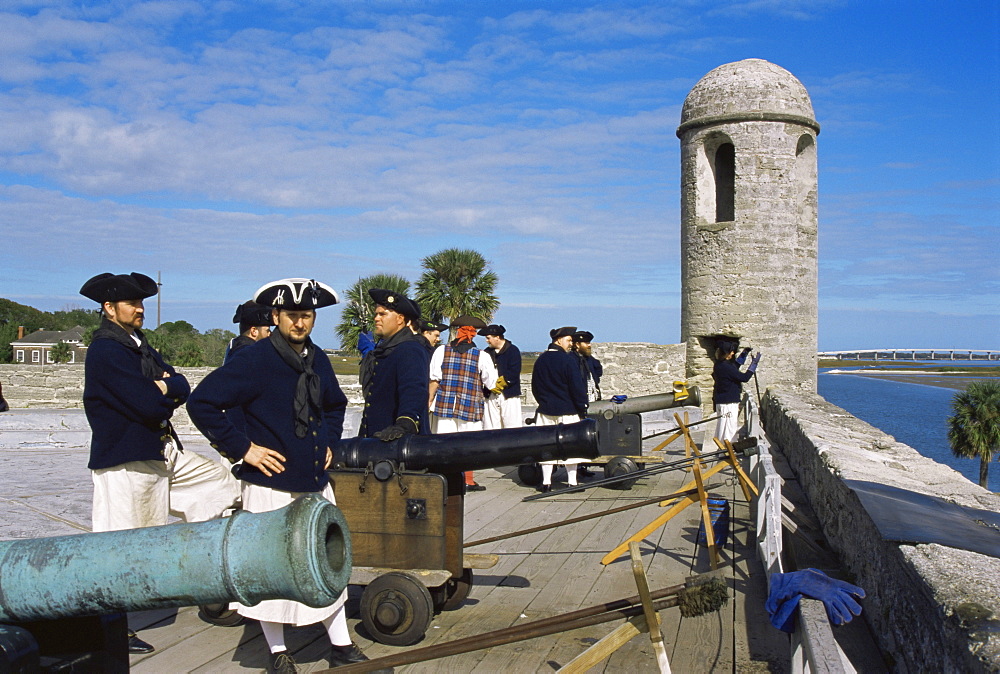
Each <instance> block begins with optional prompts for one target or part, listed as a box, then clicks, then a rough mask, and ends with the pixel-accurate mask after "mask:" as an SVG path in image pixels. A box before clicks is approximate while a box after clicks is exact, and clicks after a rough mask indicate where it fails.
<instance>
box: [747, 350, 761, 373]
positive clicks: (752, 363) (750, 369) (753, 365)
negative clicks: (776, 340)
mask: <svg viewBox="0 0 1000 674" xmlns="http://www.w3.org/2000/svg"><path fill="white" fill-rule="evenodd" d="M759 362H760V351H758V352H757V355H756V356H754V357H753V358H751V359H750V367H748V368H747V372H756V371H757V363H759Z"/></svg>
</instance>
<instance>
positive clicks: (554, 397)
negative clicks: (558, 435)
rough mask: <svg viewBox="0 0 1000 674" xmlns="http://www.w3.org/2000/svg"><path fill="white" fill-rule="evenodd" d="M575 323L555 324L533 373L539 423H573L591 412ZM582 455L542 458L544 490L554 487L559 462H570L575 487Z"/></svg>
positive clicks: (569, 468) (549, 424) (568, 463)
mask: <svg viewBox="0 0 1000 674" xmlns="http://www.w3.org/2000/svg"><path fill="white" fill-rule="evenodd" d="M575 332H576V328H575V327H563V328H555V329H553V330H550V331H549V336H550V337H551V339H552V343H551V344H549V346H548V348H547V349H545V351H543V352H542V353H541V355H539V356H538V360H536V361H535V367H534V369H533V370H532V373H531V394H532V395H533V396H534V397H535V401H536V402H537V403H538V411H537V413H536V415H535V419H536V423H538V425H539V426H554V425H556V424H571V423H574V422H577V421H580V420H581V419H583V418H584V417H586V416H587V389H586V388H584V385H583V378H582V377H581V376H580V368H579V366H578V364H577V359H576V356H574V355H573V354H572V353H570V349H572V348H573V333H575ZM581 463H584V460H582V459H569V460H567V461H542V462H541V465H542V485H541V491H543V492H547V491H550V490H551V489H552V472H553V470H554V468H555V466H556V465H564V466H566V474H567V479H568V481H569V484H570V486H571V487H575V486H576V485H577V483H578V482H577V480H578V478H577V469H576V468H575V467H574V466H575V465H576V464H581Z"/></svg>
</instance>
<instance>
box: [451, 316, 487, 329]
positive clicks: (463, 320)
mask: <svg viewBox="0 0 1000 674" xmlns="http://www.w3.org/2000/svg"><path fill="white" fill-rule="evenodd" d="M463 326H469V327H470V328H475V329H476V330H479V329H481V328H485V327H486V321H484V320H483V319H481V318H476V317H475V316H469V315H466V314H462V315H461V316H458V317H457V318H453V319H452V320H451V325H449V326H448V327H449V328H461V327H463Z"/></svg>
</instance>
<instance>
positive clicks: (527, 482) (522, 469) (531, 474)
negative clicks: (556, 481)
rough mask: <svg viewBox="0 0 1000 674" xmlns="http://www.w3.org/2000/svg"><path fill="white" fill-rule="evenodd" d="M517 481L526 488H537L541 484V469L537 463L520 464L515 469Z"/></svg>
mask: <svg viewBox="0 0 1000 674" xmlns="http://www.w3.org/2000/svg"><path fill="white" fill-rule="evenodd" d="M517 479H519V480H520V481H521V484H523V485H524V486H526V487H537V486H538V485H540V484H541V483H542V467H541V466H540V465H538V464H537V463H522V464H521V465H520V466H518V467H517Z"/></svg>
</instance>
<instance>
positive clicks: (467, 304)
mask: <svg viewBox="0 0 1000 674" xmlns="http://www.w3.org/2000/svg"><path fill="white" fill-rule="evenodd" d="M421 265H422V266H423V268H424V269H425V271H424V273H423V274H422V275H421V276H420V280H419V281H417V303H419V304H420V308H421V309H422V310H423V311H424V313H425V315H426V316H427V317H428V318H431V319H432V320H440V319H442V318H443V319H445V322H451V320H452V319H454V318H456V317H458V316H461V315H463V314H467V315H469V316H475V317H476V318H481V319H483V320H484V321H486V322H487V323H489V322H490V320H492V318H493V314H495V313H496V311H497V309H499V308H500V298H499V297H497V296H496V295H495V294H494V293H495V291H496V287H497V282H498V281H499V277H497V275H496V274H495V273H494V272H493V271H491V270H490V268H489V265H490V263H489V262H488V261H487V260H486V258H484V257H483V256H482V255H480V254H479V253H478V252H476V251H474V250H468V249H461V248H448V249H445V250H442V251H438V252H437V253H434V254H433V255H428V256H427V257H425V258H424V259H423V260H422V261H421Z"/></svg>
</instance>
